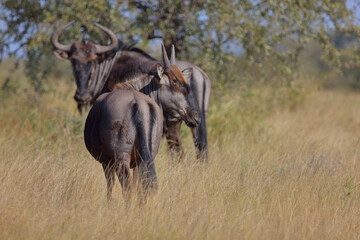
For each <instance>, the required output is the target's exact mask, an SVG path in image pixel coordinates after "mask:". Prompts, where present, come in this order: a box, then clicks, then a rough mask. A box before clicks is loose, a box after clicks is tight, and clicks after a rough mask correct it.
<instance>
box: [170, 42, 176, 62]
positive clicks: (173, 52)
mask: <svg viewBox="0 0 360 240" xmlns="http://www.w3.org/2000/svg"><path fill="white" fill-rule="evenodd" d="M170 63H171V64H174V65H176V60H175V46H174V44H173V45H172V46H171V57H170Z"/></svg>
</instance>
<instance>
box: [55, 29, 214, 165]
mask: <svg viewBox="0 0 360 240" xmlns="http://www.w3.org/2000/svg"><path fill="white" fill-rule="evenodd" d="M72 23H73V22H70V23H68V24H66V25H64V26H61V27H59V28H58V29H57V30H55V31H54V33H53V35H52V37H51V43H52V45H53V52H54V54H55V55H56V56H57V57H58V58H60V59H68V60H70V61H71V63H72V66H73V71H74V75H75V80H76V84H77V90H76V94H75V97H74V98H75V100H76V101H77V103H78V107H79V110H80V111H81V106H82V105H84V104H88V103H90V104H92V103H93V102H94V101H95V99H96V98H97V97H98V96H99V95H100V94H102V93H104V92H109V91H112V90H114V89H119V88H120V87H121V86H123V85H122V83H126V82H127V81H129V80H131V81H132V83H131V84H127V86H128V87H133V89H135V90H138V91H141V90H142V89H143V88H144V87H145V86H146V84H148V81H146V80H145V79H147V76H148V75H147V73H148V72H147V70H148V68H149V66H150V67H152V66H154V65H155V64H156V63H159V61H158V60H156V59H154V58H152V57H151V56H149V55H148V54H146V53H145V52H143V51H142V50H140V49H138V48H134V47H132V46H127V45H125V44H123V43H121V42H120V41H119V40H118V39H117V37H116V35H115V34H114V33H113V32H112V31H111V30H109V29H107V28H105V27H103V26H101V25H99V24H95V25H96V26H97V27H99V28H100V29H101V30H102V31H104V32H105V33H106V34H107V35H108V36H109V38H110V39H111V44H110V45H109V46H100V45H97V44H95V43H93V42H88V43H80V42H74V43H73V44H70V45H63V44H61V43H59V41H58V38H59V36H60V35H61V33H62V32H63V31H64V30H65V29H66V28H67V27H69V26H70V25H71V24H72ZM144 64H145V65H144ZM171 64H175V52H174V51H172V54H171V61H170V62H169V66H170V67H171ZM176 65H177V66H178V68H179V69H180V70H184V69H186V68H192V69H193V74H192V76H191V78H190V80H189V85H190V88H191V90H192V95H193V96H191V97H192V98H193V99H194V101H196V102H197V103H196V104H197V105H198V108H199V109H200V117H201V124H200V125H199V126H198V127H196V128H193V129H191V130H192V134H193V140H194V144H195V147H196V150H197V151H196V152H197V157H198V158H204V159H206V158H207V156H208V149H207V132H206V116H207V111H208V108H209V98H210V90H211V85H210V80H209V78H208V76H207V75H206V74H205V73H204V71H203V70H202V69H200V68H199V67H197V66H195V65H194V64H191V63H189V62H185V61H176ZM143 71H145V74H144V76H145V77H143V76H142V72H143ZM133 75H136V78H135V79H136V80H138V82H137V83H136V84H135V83H134V82H135V79H134V78H132V76H133ZM144 78H145V79H144ZM181 123H182V122H181V120H179V119H175V118H172V119H170V118H168V117H167V114H165V124H164V134H165V136H166V139H167V142H168V145H169V148H170V151H171V153H172V155H173V156H178V157H180V158H182V156H183V148H182V145H181V140H180V133H179V131H180V126H181Z"/></svg>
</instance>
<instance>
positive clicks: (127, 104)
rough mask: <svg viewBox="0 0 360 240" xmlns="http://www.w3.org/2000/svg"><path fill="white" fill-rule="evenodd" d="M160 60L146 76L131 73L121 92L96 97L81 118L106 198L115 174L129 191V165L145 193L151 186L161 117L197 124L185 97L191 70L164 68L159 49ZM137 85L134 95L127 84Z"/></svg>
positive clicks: (196, 114)
mask: <svg viewBox="0 0 360 240" xmlns="http://www.w3.org/2000/svg"><path fill="white" fill-rule="evenodd" d="M162 47H163V46H162ZM163 58H164V66H165V68H164V67H163V66H162V65H161V64H160V63H156V64H155V65H146V64H144V67H145V68H148V73H147V74H133V75H132V78H131V79H129V80H128V81H127V82H125V83H123V86H121V90H116V89H113V91H112V92H110V93H104V94H103V95H101V96H100V97H99V98H98V99H97V100H96V102H95V104H94V106H93V107H92V109H91V110H90V112H89V115H88V117H87V120H86V124H85V129H84V138H85V144H86V147H87V149H88V150H89V152H90V153H91V154H92V156H93V157H94V158H96V159H97V160H98V161H100V162H101V163H102V165H103V168H104V171H105V176H106V179H107V183H108V197H110V196H111V189H112V187H113V182H114V179H113V178H114V173H115V172H116V173H117V175H118V178H119V181H120V183H121V184H122V187H123V191H124V193H125V194H126V193H127V192H128V191H129V189H130V182H131V180H130V168H131V167H134V168H135V171H134V172H135V174H134V175H135V176H136V175H137V172H138V174H139V179H140V181H141V182H142V184H143V187H144V189H145V190H147V189H153V188H155V187H156V173H155V167H154V158H155V155H156V153H157V151H158V147H159V143H160V140H161V136H162V129H163V125H162V123H163V117H162V114H166V116H167V118H168V119H170V120H174V121H185V123H186V124H187V125H188V126H189V127H197V126H198V125H199V123H200V116H199V111H198V109H197V106H196V105H194V102H193V101H192V99H191V98H189V96H192V95H191V89H190V86H189V85H188V79H189V77H190V76H191V74H192V71H191V69H186V70H184V71H182V72H181V71H180V70H179V69H178V68H177V66H176V65H174V64H170V62H169V59H168V57H167V55H166V53H165V51H164V47H163ZM137 78H140V80H139V79H137ZM141 82H144V83H145V84H144V87H143V88H142V89H141V90H140V92H139V91H135V90H134V86H130V85H137V84H140V83H141ZM124 84H125V85H124ZM124 88H128V90H124ZM141 92H143V93H146V94H147V95H148V96H147V95H145V94H143V93H141ZM137 167H139V171H136V169H137Z"/></svg>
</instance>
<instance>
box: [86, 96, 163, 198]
mask: <svg viewBox="0 0 360 240" xmlns="http://www.w3.org/2000/svg"><path fill="white" fill-rule="evenodd" d="M162 129H163V116H162V112H161V110H160V108H159V106H158V105H157V104H156V103H155V101H154V100H152V99H151V98H149V97H148V96H146V95H144V94H142V93H140V92H138V91H134V90H118V91H114V92H111V93H105V94H103V95H101V96H100V97H99V98H98V99H97V100H96V102H95V103H94V105H93V107H92V108H91V110H90V112H89V114H88V117H87V119H86V124H85V130H84V139H85V144H86V147H87V149H88V151H89V152H90V153H91V155H92V156H93V157H94V158H95V159H97V160H98V161H99V162H100V163H101V164H102V166H103V169H104V172H105V176H106V180H107V186H108V198H110V196H111V192H112V188H113V185H114V178H115V174H116V175H117V177H118V179H119V181H120V183H121V185H122V188H123V193H124V195H126V194H127V193H128V192H129V190H130V188H131V174H130V168H135V170H134V174H133V177H135V180H136V178H137V175H139V179H140V182H141V183H142V185H143V188H144V189H145V190H150V189H154V188H155V189H156V187H157V180H156V172H155V166H154V159H155V156H156V154H157V152H158V149H159V144H160V140H161V137H162Z"/></svg>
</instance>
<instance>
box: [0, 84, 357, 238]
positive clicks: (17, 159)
mask: <svg viewBox="0 0 360 240" xmlns="http://www.w3.org/2000/svg"><path fill="white" fill-rule="evenodd" d="M56 86H57V89H56V90H55V91H49V92H48V93H46V94H45V95H44V96H43V97H41V98H40V100H38V102H37V104H34V103H33V102H31V101H29V97H28V95H29V94H23V93H22V92H17V93H16V92H13V93H11V94H9V93H7V94H5V93H3V94H2V95H0V97H1V98H2V101H1V102H0V158H1V160H0V196H1V197H0V239H359V238H360V193H359V192H360V180H359V176H360V171H359V170H360V167H359V140H360V135H359V133H360V95H358V94H356V93H350V92H344V91H315V90H313V91H312V92H311V93H309V94H307V96H306V98H305V99H302V100H299V102H301V103H299V104H296V105H294V106H292V105H291V106H286V102H287V100H286V99H284V100H281V98H279V97H273V96H272V95H271V94H272V92H270V91H267V89H266V87H261V88H254V89H251V90H247V93H246V94H242V93H241V91H240V90H239V94H238V95H237V94H234V93H226V94H221V93H215V94H214V95H213V97H212V102H211V109H210V113H209V121H208V130H209V151H210V158H209V161H208V163H199V162H198V161H197V160H196V159H195V157H194V148H193V144H192V139H191V136H190V134H189V131H188V130H187V129H186V128H185V127H183V129H182V134H183V137H184V138H183V141H184V145H185V149H186V153H187V155H186V158H185V160H184V162H182V163H180V164H176V163H173V162H172V161H171V159H170V156H169V153H168V150H167V147H166V144H165V143H164V141H163V143H162V145H161V147H160V152H159V154H158V156H157V158H156V161H155V164H156V170H157V174H158V180H159V190H158V192H157V193H156V194H155V195H154V196H152V197H150V198H149V199H148V200H147V201H146V202H145V203H143V204H142V205H139V204H138V203H133V204H128V205H127V204H125V203H124V200H123V198H122V196H121V190H120V186H119V184H118V183H117V185H116V190H117V191H116V194H117V197H118V198H117V200H115V201H113V202H111V203H107V202H106V183H105V178H104V175H103V172H102V168H101V166H100V164H99V163H98V162H96V161H95V160H94V159H93V158H92V157H91V156H90V154H89V153H88V152H87V151H86V149H85V146H84V142H83V138H82V126H83V122H84V117H79V115H78V114H77V113H76V110H75V109H76V107H75V103H74V102H73V100H72V94H73V91H74V86H73V85H71V84H67V83H66V82H65V81H59V82H58V83H57V85H56ZM279 91H282V90H281V89H280V90H279ZM283 91H285V90H283ZM290 94H292V93H290ZM274 99H275V100H274ZM288 99H290V98H288Z"/></svg>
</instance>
